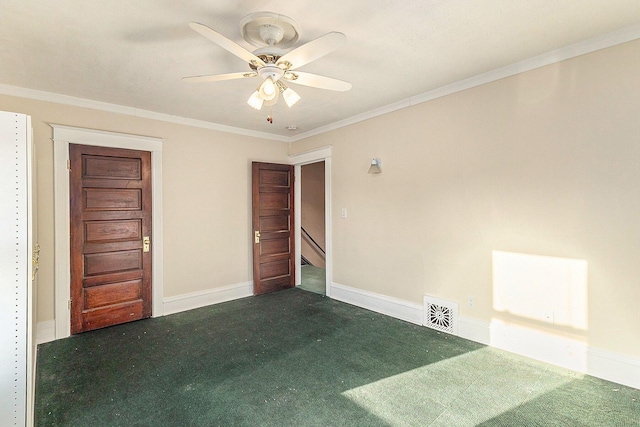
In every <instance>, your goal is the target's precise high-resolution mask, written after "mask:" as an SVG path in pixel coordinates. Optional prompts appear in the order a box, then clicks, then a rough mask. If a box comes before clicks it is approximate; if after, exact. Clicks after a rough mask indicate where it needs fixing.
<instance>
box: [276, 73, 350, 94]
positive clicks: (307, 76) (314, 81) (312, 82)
mask: <svg viewBox="0 0 640 427" xmlns="http://www.w3.org/2000/svg"><path fill="white" fill-rule="evenodd" d="M283 79H284V81H286V82H290V83H295V84H299V85H303V86H310V87H316V88H318V89H328V90H335V91H338V92H345V91H347V90H349V89H351V83H349V82H345V81H343V80H338V79H333V78H331V77H325V76H319V75H317V74H311V73H304V72H302V71H288V72H287V73H285V75H284V77H283Z"/></svg>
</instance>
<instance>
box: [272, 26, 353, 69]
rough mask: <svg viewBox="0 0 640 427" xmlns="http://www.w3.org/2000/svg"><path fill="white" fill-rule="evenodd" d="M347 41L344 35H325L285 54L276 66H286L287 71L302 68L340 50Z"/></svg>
mask: <svg viewBox="0 0 640 427" xmlns="http://www.w3.org/2000/svg"><path fill="white" fill-rule="evenodd" d="M346 40H347V37H346V36H345V35H344V34H342V33H337V32H332V33H328V34H325V35H324V36H320V37H318V38H317V39H315V40H312V41H310V42H309V43H305V44H303V45H302V46H300V47H298V48H296V49H294V50H292V51H291V52H289V53H287V54H285V55H284V56H282V57H281V58H280V59H278V62H277V64H276V65H278V66H282V65H285V68H287V69H294V68H300V67H302V66H303V65H305V64H308V63H310V62H311V61H315V60H316V59H318V58H321V57H323V56H325V55H327V54H329V53H331V52H333V51H334V50H336V49H338V48H339V47H341V46H342V45H343V44H344V43H345V41H346ZM287 63H289V64H291V65H288V64H287Z"/></svg>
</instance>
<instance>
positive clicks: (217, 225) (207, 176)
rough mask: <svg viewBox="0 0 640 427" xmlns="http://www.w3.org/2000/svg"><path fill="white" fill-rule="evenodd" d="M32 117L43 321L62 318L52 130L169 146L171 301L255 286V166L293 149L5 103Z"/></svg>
mask: <svg viewBox="0 0 640 427" xmlns="http://www.w3.org/2000/svg"><path fill="white" fill-rule="evenodd" d="M0 110H7V111H14V112H20V113H25V114H29V115H30V116H31V117H32V124H33V130H34V140H35V144H36V149H37V163H38V164H37V179H38V187H39V188H38V233H39V241H40V245H41V247H42V251H41V258H40V272H39V279H38V288H39V289H38V321H39V322H43V321H47V320H51V319H53V317H54V297H53V291H54V287H53V286H54V284H53V268H54V263H53V262H54V261H53V236H54V232H53V231H54V230H53V227H54V222H53V221H54V219H53V205H54V203H53V202H54V194H53V142H52V141H51V138H52V135H53V133H52V128H51V127H50V126H49V124H50V123H54V124H61V125H67V126H77V127H84V128H90V129H100V130H106V131H112V132H122V133H129V134H135V135H144V136H152V137H158V138H163V139H164V143H163V164H162V168H163V194H162V196H163V203H164V206H163V220H164V230H163V231H164V266H163V267H164V296H165V297H170V296H174V295H180V294H185V293H189V292H197V291H204V290H209V289H213V288H216V287H221V286H228V285H234V284H237V283H243V282H247V281H250V280H251V276H252V273H251V271H252V269H251V258H252V256H251V240H250V239H251V234H250V229H251V211H250V206H251V181H250V171H251V161H252V160H259V161H269V162H280V163H286V161H287V151H288V148H287V144H285V143H282V142H277V141H270V140H262V139H257V138H250V137H245V136H238V135H231V134H227V133H222V132H216V131H212V130H206V129H200V128H194V127H189V126H182V125H177V124H171V123H166V122H160V121H154V120H148V119H143V118H137V117H132V116H126V115H120V114H114V113H108V112H103V111H97V110H92V109H87V108H78V107H71V106H65V105H60V104H54V103H48V102H41V101H34V100H27V99H21V98H15V97H9V96H0Z"/></svg>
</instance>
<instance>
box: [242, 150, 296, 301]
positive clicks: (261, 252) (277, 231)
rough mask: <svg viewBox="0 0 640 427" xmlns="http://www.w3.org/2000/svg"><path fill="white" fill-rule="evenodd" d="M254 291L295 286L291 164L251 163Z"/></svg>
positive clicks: (265, 291)
mask: <svg viewBox="0 0 640 427" xmlns="http://www.w3.org/2000/svg"><path fill="white" fill-rule="evenodd" d="M252 188H253V191H252V194H253V197H252V198H253V236H252V237H253V293H254V295H259V294H264V293H267V292H274V291H279V290H282V289H286V288H292V287H294V286H295V250H294V247H295V240H294V233H293V228H294V217H293V166H291V165H280V164H273V163H258V162H253V164H252Z"/></svg>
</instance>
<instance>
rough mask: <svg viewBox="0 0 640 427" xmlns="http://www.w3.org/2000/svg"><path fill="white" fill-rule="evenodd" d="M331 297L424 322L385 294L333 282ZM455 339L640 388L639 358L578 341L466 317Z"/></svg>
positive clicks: (417, 310) (419, 312)
mask: <svg viewBox="0 0 640 427" xmlns="http://www.w3.org/2000/svg"><path fill="white" fill-rule="evenodd" d="M331 298H333V299H336V300H338V301H342V302H346V303H348V304H352V305H355V306H358V307H361V308H365V309H367V310H371V311H375V312H378V313H382V314H385V315H387V316H391V317H395V318H397V319H401V320H405V321H407V322H411V323H415V324H418V325H421V324H422V322H423V307H422V305H419V304H414V303H411V302H408V301H404V300H401V299H397V298H392V297H388V296H386V295H381V294H376V293H374V292H369V291H364V290H361V289H356V288H351V287H349V286H345V285H340V284H337V283H332V284H331ZM458 336H460V337H462V338H465V339H468V340H471V341H475V342H478V343H481V344H485V345H489V346H493V347H496V348H500V349H503V350H506V351H509V352H512V353H517V354H520V355H523V356H526V357H530V358H532V359H536V360H540V361H542V362H546V363H550V364H553V365H556V366H560V367H563V368H567V369H571V370H574V371H577V372H581V373H585V374H588V375H592V376H594V377H598V378H602V379H605V380H608V381H612V382H615V383H618V384H622V385H626V386H629V387H633V388H637V389H640V359H637V358H633V357H629V356H626V355H622V354H619V353H614V352H612V351H609V350H603V349H598V348H593V347H590V346H589V345H588V344H587V343H585V342H581V341H579V340H571V339H569V338H565V337H561V336H557V335H554V334H549V333H545V332H543V331H538V330H535V329H528V330H527V329H525V328H519V327H511V326H510V325H507V326H505V325H504V324H502V322H500V321H495V322H493V323H492V322H487V321H485V320H480V319H475V318H471V317H466V316H460V317H459V318H458ZM492 338H493V339H492Z"/></svg>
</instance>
